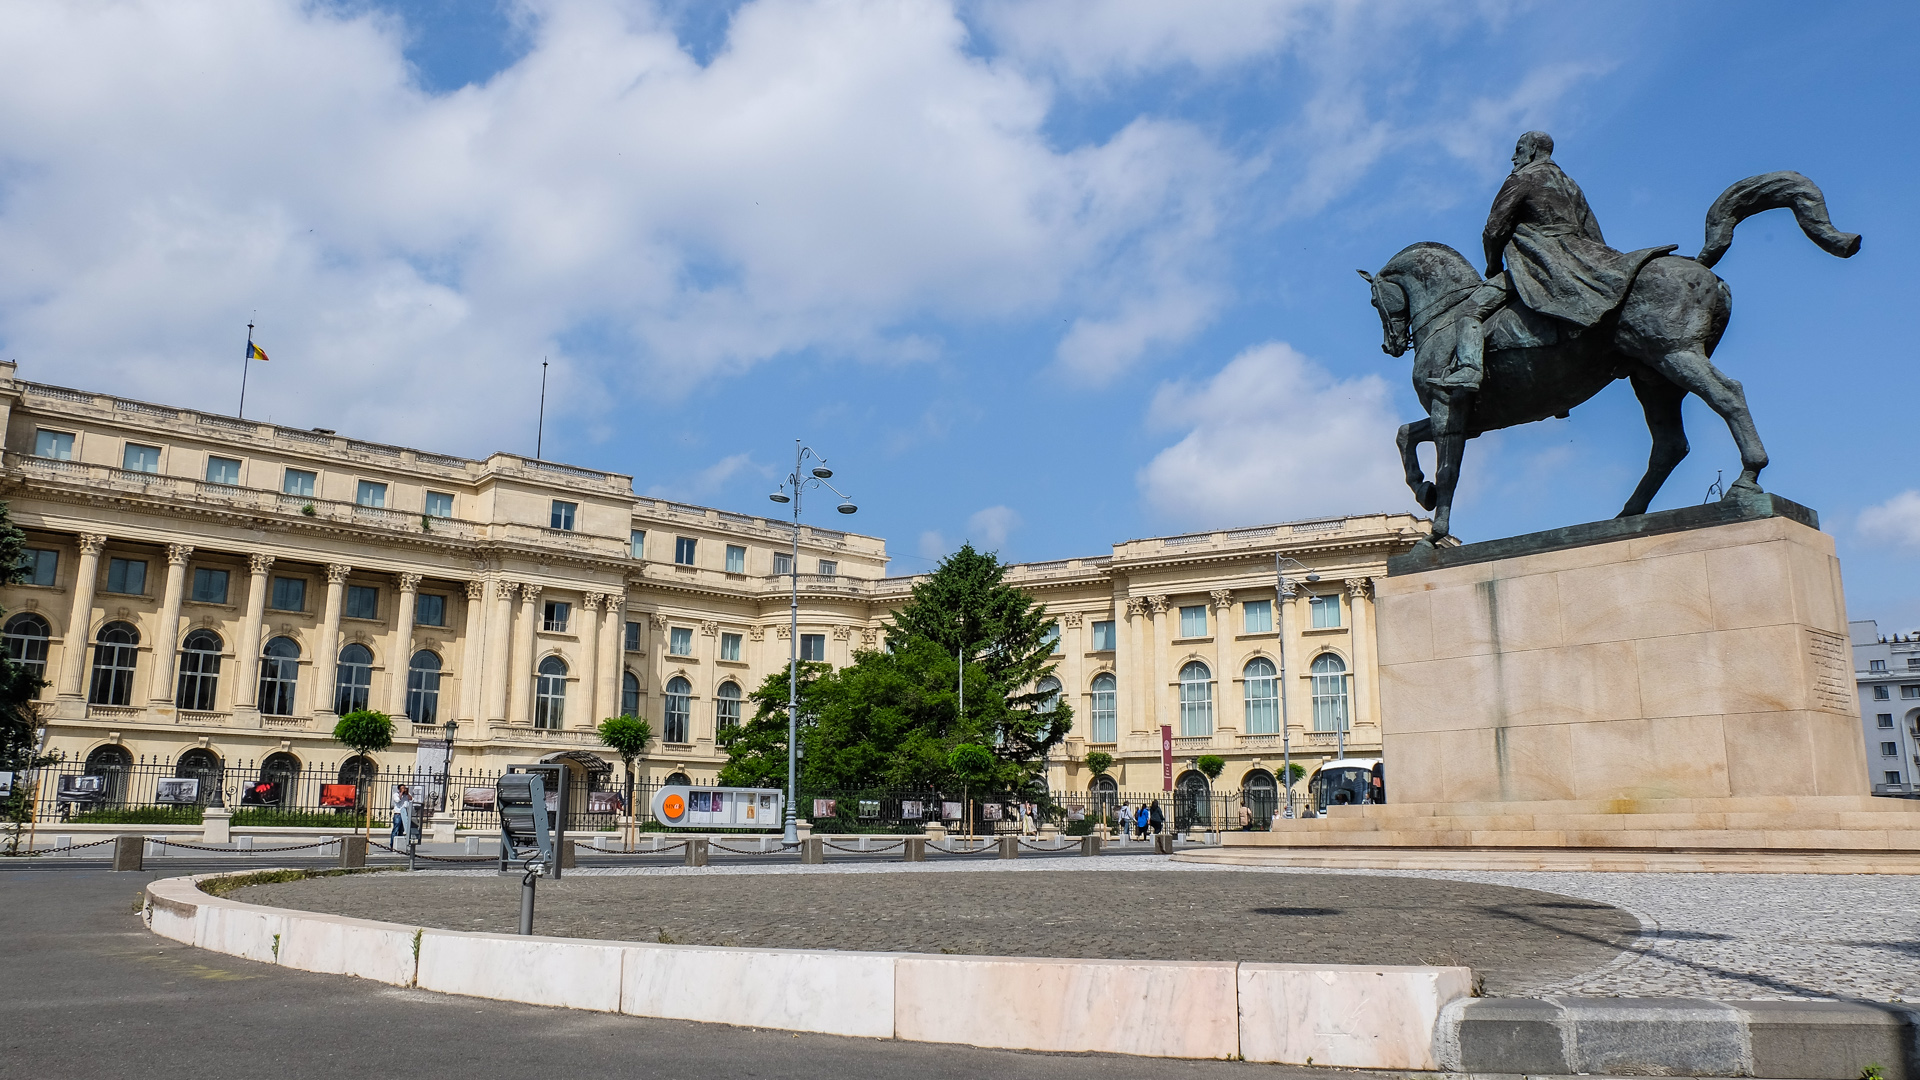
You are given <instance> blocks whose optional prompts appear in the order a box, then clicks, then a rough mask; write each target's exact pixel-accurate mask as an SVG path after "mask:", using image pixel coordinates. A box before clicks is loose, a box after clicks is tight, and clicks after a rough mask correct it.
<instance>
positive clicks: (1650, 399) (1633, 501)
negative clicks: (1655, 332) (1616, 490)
mask: <svg viewBox="0 0 1920 1080" xmlns="http://www.w3.org/2000/svg"><path fill="white" fill-rule="evenodd" d="M1633 393H1634V395H1635V396H1636V397H1638V398H1639V399H1640V408H1641V409H1642V410H1643V411H1644V412H1645V413H1646V414H1647V432H1648V434H1650V435H1652V436H1653V452H1652V453H1650V454H1648V455H1647V474H1646V475H1645V476H1643V477H1641V478H1640V486H1639V487H1637V488H1634V489H1633V497H1632V498H1630V499H1628V500H1627V505H1626V507H1625V508H1624V509H1622V510H1621V511H1620V516H1621V517H1632V516H1633V515H1635V514H1644V513H1646V512H1647V504H1648V503H1651V502H1652V501H1653V497H1654V495H1655V494H1657V493H1658V492H1659V491H1660V485H1662V484H1664V483H1666V482H1667V477H1668V476H1670V475H1672V474H1673V470H1674V467H1675V466H1677V465H1679V464H1680V461H1681V459H1682V458H1685V457H1686V456H1687V432H1686V429H1685V428H1684V427H1682V426H1681V422H1680V403H1681V402H1682V401H1685V400H1686V397H1687V392H1686V390H1684V389H1683V388H1681V387H1678V386H1675V385H1674V384H1673V383H1671V382H1669V381H1668V380H1667V379H1666V377H1665V376H1662V375H1661V374H1659V373H1658V372H1655V371H1653V370H1651V369H1649V368H1645V367H1636V368H1635V369H1634V372H1633Z"/></svg>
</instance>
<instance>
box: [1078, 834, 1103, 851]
mask: <svg viewBox="0 0 1920 1080" xmlns="http://www.w3.org/2000/svg"><path fill="white" fill-rule="evenodd" d="M1080 854H1082V855H1098V854H1100V838H1099V837H1097V836H1095V835H1093V834H1092V833H1088V834H1087V835H1085V836H1083V837H1081V838H1080Z"/></svg>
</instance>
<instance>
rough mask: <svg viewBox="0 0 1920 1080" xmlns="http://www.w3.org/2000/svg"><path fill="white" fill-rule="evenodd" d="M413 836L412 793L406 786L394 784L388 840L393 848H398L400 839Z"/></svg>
mask: <svg viewBox="0 0 1920 1080" xmlns="http://www.w3.org/2000/svg"><path fill="white" fill-rule="evenodd" d="M412 835H413V792H411V791H408V790H407V785H405V784H396V785H394V789H393V828H392V830H391V831H390V833H389V839H390V840H391V842H392V844H393V846H394V847H399V846H400V840H401V838H402V837H406V836H412Z"/></svg>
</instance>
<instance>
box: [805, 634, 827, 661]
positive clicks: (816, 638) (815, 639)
mask: <svg viewBox="0 0 1920 1080" xmlns="http://www.w3.org/2000/svg"><path fill="white" fill-rule="evenodd" d="M800 659H802V660H817V661H820V662H821V663H825V662H826V659H827V635H825V634H801V635H800Z"/></svg>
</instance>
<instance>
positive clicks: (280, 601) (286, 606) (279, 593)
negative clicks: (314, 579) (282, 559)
mask: <svg viewBox="0 0 1920 1080" xmlns="http://www.w3.org/2000/svg"><path fill="white" fill-rule="evenodd" d="M273 609H274V610H275V611H305V610H307V582H306V579H305V578H291V577H277V578H274V579H273Z"/></svg>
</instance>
